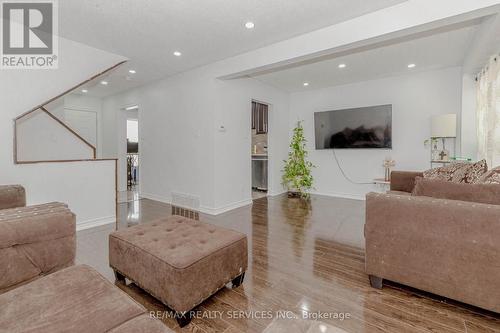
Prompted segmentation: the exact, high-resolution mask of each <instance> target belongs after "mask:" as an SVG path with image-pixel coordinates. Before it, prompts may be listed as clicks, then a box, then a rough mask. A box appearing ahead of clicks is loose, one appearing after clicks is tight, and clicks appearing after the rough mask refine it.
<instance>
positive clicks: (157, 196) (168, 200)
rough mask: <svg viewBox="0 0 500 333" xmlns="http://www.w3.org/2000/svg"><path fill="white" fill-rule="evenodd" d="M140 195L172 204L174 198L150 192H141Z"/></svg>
mask: <svg viewBox="0 0 500 333" xmlns="http://www.w3.org/2000/svg"><path fill="white" fill-rule="evenodd" d="M139 197H140V198H145V199H150V200H155V201H159V202H163V203H166V204H172V199H171V198H168V197H162V196H159V195H156V194H150V193H143V192H141V193H139Z"/></svg>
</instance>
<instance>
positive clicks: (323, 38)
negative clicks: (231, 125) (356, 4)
mask: <svg viewBox="0 0 500 333" xmlns="http://www.w3.org/2000/svg"><path fill="white" fill-rule="evenodd" d="M499 12H500V1H498V0H474V1H470V0H440V1H436V0H409V1H406V2H403V3H401V4H398V5H395V6H392V7H388V8H385V9H382V10H379V11H376V12H373V13H369V14H366V15H363V16H360V17H357V18H354V19H352V20H349V21H345V22H342V23H339V24H336V25H333V26H329V27H326V28H323V29H319V30H316V31H313V32H310V33H307V34H303V35H300V36H297V37H294V38H291V39H288V40H285V41H282V42H278V43H275V44H272V45H269V46H266V47H263V48H260V49H257V50H254V51H250V52H247V53H244V54H241V55H238V56H235V57H232V58H228V59H225V60H222V61H219V62H218V63H216V64H219V68H218V75H217V77H218V78H219V79H223V80H229V79H238V78H243V77H248V76H251V75H256V74H261V73H265V72H270V71H276V70H281V69H283V68H287V67H290V66H294V65H298V64H304V63H307V62H313V61H317V60H319V59H321V58H324V57H333V56H335V55H337V54H338V55H345V54H348V53H349V52H353V50H357V51H359V50H363V49H368V48H370V47H374V46H377V47H378V46H380V45H381V44H382V45H383V44H384V43H388V42H390V41H391V40H395V39H396V40H399V41H402V40H405V39H408V38H412V37H413V38H414V37H415V35H418V34H425V33H426V32H428V31H432V30H439V29H443V28H445V27H448V26H453V25H457V24H460V23H461V22H465V21H470V20H475V19H479V18H482V17H486V16H490V15H494V14H498V13H499Z"/></svg>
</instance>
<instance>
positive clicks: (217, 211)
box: [200, 199, 253, 215]
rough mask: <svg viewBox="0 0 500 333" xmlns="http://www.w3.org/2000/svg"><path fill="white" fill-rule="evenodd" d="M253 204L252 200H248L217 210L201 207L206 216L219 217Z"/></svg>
mask: <svg viewBox="0 0 500 333" xmlns="http://www.w3.org/2000/svg"><path fill="white" fill-rule="evenodd" d="M252 203H253V200H252V199H246V200H241V201H237V202H233V203H231V204H229V205H225V206H221V207H217V208H212V207H206V206H202V207H200V212H201V213H205V214H209V215H219V214H222V213H225V212H228V211H230V210H233V209H236V208H240V207H244V206H248V205H251V204H252Z"/></svg>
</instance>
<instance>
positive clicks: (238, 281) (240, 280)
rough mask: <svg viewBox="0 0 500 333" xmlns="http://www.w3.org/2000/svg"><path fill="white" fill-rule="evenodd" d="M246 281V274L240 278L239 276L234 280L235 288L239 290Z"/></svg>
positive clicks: (242, 274)
mask: <svg viewBox="0 0 500 333" xmlns="http://www.w3.org/2000/svg"><path fill="white" fill-rule="evenodd" d="M244 279H245V272H243V273H241V275H240V276H237V277H235V278H234V279H233V288H238V287H239V286H240V285H241V284H242V283H243V280H244Z"/></svg>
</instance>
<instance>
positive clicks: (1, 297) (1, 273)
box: [0, 186, 172, 333]
mask: <svg viewBox="0 0 500 333" xmlns="http://www.w3.org/2000/svg"><path fill="white" fill-rule="evenodd" d="M24 193H25V192H24V189H23V188H22V187H19V186H0V208H6V207H8V209H1V210H0V309H1V310H0V332H9V333H11V332H51V333H54V332H97V333H98V332H131V333H132V332H148V333H160V332H161V333H165V332H172V331H171V330H170V329H168V328H167V327H165V326H164V325H163V324H162V323H161V322H160V321H159V320H156V319H154V318H151V317H150V316H149V314H148V313H147V311H146V309H145V308H144V307H142V306H141V305H139V304H138V303H137V302H135V301H134V300H133V299H132V298H130V297H129V296H128V295H126V294H125V293H124V292H122V291H121V290H120V289H119V288H117V287H115V286H114V285H113V284H111V283H110V282H109V281H107V280H106V279H105V278H104V277H102V276H101V275H100V274H99V273H98V272H97V271H95V270H94V269H92V268H90V267H88V266H85V265H78V266H72V265H73V262H74V260H75V248H76V246H75V244H76V242H75V240H76V229H75V215H74V214H73V213H72V212H71V211H70V210H69V209H68V207H67V206H66V205H64V204H61V203H51V204H44V205H37V206H30V207H25V204H26V198H25V194H24Z"/></svg>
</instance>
